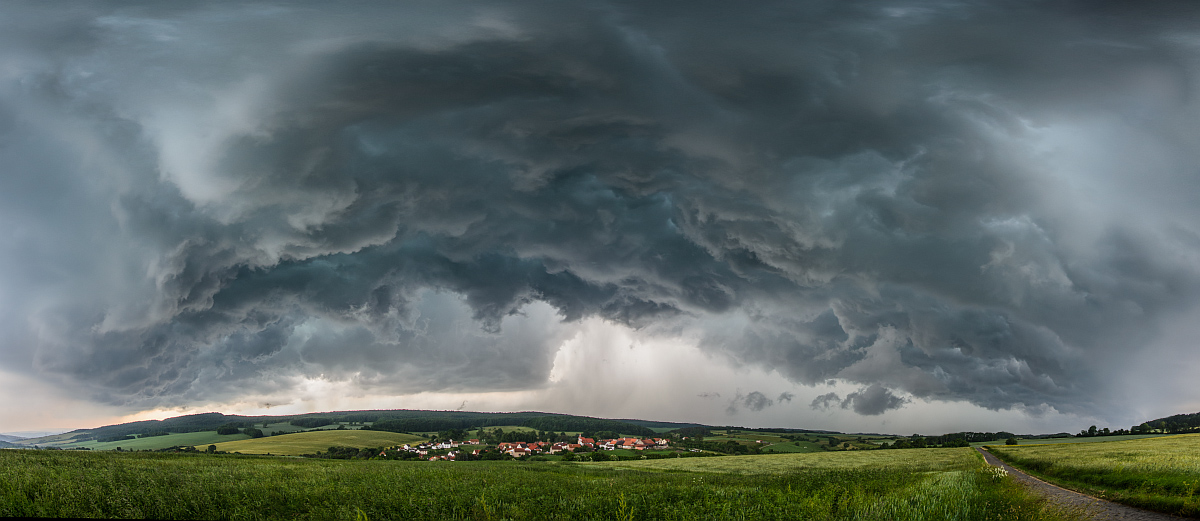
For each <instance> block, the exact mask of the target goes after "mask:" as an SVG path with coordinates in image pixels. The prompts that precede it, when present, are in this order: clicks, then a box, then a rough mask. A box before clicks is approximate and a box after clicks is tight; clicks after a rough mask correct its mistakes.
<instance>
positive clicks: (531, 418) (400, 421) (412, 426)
mask: <svg viewBox="0 0 1200 521" xmlns="http://www.w3.org/2000/svg"><path fill="white" fill-rule="evenodd" d="M294 420H309V421H310V422H311V421H318V422H319V421H321V420H327V421H328V422H331V423H332V422H371V423H373V424H378V427H379V430H391V431H397V432H411V431H418V432H423V431H442V430H451V429H467V428H477V427H495V426H504V425H520V426H528V427H532V428H535V429H538V430H547V431H550V430H553V431H608V430H611V431H620V432H622V433H624V434H630V435H637V436H652V435H653V434H654V431H653V430H651V429H653V428H665V427H670V428H672V429H677V428H683V427H691V426H701V427H705V426H704V425H700V424H695V423H672V422H654V421H645V420H628V419H608V418H594V417H590V416H575V415H570V414H559V413H546V412H537V411H522V412H473V411H434V410H413V409H380V410H353V411H329V412H314V413H304V414H289V415H279V416H271V415H261V416H243V415H235V414H222V413H219V412H206V413H198V414H186V415H182V416H175V417H171V418H166V419H163V420H143V421H136V422H129V423H121V424H115V425H105V426H103V427H96V428H92V429H76V430H73V431H70V432H67V433H63V434H57V435H54V436H43V437H40V438H28V439H17V440H13V442H3V443H6V444H9V443H11V445H12V446H18V447H22V446H24V447H28V446H32V445H37V444H39V443H46V442H48V441H50V440H54V441H57V442H62V441H69V442H79V441H88V440H95V439H104V438H110V439H111V438H119V437H122V436H130V435H141V434H149V433H155V432H173V433H184V432H200V431H211V430H216V429H217V428H218V427H221V426H223V425H226V424H238V425H240V426H243V427H250V426H253V425H255V424H261V423H264V422H268V423H281V422H291V421H294ZM651 425H653V426H654V427H651Z"/></svg>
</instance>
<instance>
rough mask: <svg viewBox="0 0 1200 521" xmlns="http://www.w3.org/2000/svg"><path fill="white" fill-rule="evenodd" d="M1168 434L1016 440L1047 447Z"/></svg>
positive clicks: (984, 443)
mask: <svg viewBox="0 0 1200 521" xmlns="http://www.w3.org/2000/svg"><path fill="white" fill-rule="evenodd" d="M1163 436H1169V435H1168V434H1122V435H1120V436H1092V437H1088V438H1041V439H1028V440H1027V439H1018V440H1017V444H1018V445H1047V444H1055V443H1102V442H1106V441H1124V440H1141V439H1145V438H1161V437H1163ZM995 445H1004V440H996V441H981V442H975V443H972V444H971V446H972V447H983V446H995Z"/></svg>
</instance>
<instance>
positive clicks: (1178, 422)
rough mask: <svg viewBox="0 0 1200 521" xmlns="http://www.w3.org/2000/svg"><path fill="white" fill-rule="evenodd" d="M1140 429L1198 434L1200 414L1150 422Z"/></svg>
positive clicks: (1175, 416)
mask: <svg viewBox="0 0 1200 521" xmlns="http://www.w3.org/2000/svg"><path fill="white" fill-rule="evenodd" d="M1139 427H1142V428H1143V429H1147V430H1150V429H1152V430H1158V431H1162V432H1170V433H1183V432H1196V431H1200V412H1194V413H1191V414H1176V415H1174V416H1167V417H1165V418H1159V419H1157V420H1150V421H1148V422H1146V423H1143V424H1141V425H1140V426H1139Z"/></svg>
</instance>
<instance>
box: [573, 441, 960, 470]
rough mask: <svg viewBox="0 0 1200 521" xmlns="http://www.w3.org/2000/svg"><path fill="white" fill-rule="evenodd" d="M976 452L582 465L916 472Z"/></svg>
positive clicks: (950, 464)
mask: <svg viewBox="0 0 1200 521" xmlns="http://www.w3.org/2000/svg"><path fill="white" fill-rule="evenodd" d="M980 462H981V460H980V459H979V456H978V455H976V454H975V451H974V450H972V449H970V448H966V447H962V448H953V449H912V450H870V451H867V450H863V451H838V452H815V453H807V454H772V455H761V456H722V457H714V458H668V459H655V460H634V461H611V462H603V463H583V464H584V465H605V466H612V467H629V468H635V469H639V470H668V471H689V472H717V473H727V474H781V473H784V472H794V471H798V470H805V469H854V468H868V467H870V468H881V467H883V468H892V469H903V470H908V471H913V472H924V471H947V470H964V469H972V468H976V467H978V466H980Z"/></svg>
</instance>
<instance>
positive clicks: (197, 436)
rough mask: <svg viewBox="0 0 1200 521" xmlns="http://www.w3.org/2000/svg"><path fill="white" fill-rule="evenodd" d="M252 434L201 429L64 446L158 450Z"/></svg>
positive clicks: (221, 440) (243, 438)
mask: <svg viewBox="0 0 1200 521" xmlns="http://www.w3.org/2000/svg"><path fill="white" fill-rule="evenodd" d="M248 439H250V436H247V435H245V434H217V431H201V432H184V433H180V434H168V435H166V436H151V437H149V438H138V439H136V440H123V441H109V442H104V443H100V442H98V441H85V442H82V443H69V444H66V445H63V447H64V448H74V447H87V448H89V449H92V450H116V449H117V447H120V448H121V450H157V449H165V448H168V447H178V446H181V445H182V446H185V447H186V446H191V445H201V444H203V445H208V444H211V443H222V442H227V441H237V440H248Z"/></svg>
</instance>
